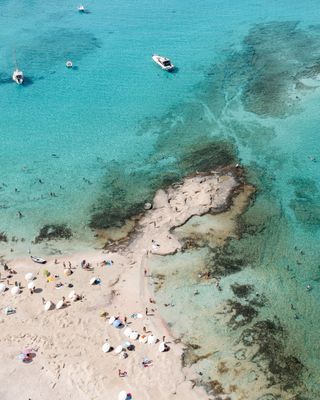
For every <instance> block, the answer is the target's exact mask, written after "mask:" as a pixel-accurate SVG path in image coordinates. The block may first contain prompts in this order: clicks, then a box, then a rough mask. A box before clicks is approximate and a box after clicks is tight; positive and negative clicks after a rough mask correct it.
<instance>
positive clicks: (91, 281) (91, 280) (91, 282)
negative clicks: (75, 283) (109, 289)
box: [90, 277, 97, 285]
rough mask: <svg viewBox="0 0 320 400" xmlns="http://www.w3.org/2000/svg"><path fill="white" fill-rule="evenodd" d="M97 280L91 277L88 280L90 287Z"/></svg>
mask: <svg viewBox="0 0 320 400" xmlns="http://www.w3.org/2000/svg"><path fill="white" fill-rule="evenodd" d="M96 280H97V278H96V277H93V278H91V279H90V285H95V283H96Z"/></svg>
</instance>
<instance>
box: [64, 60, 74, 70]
mask: <svg viewBox="0 0 320 400" xmlns="http://www.w3.org/2000/svg"><path fill="white" fill-rule="evenodd" d="M66 67H67V68H72V67H73V64H72V61H70V60H68V61H67V62H66Z"/></svg>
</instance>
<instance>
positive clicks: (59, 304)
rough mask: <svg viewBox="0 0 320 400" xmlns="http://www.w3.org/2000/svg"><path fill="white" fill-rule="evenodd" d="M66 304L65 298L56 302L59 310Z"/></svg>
mask: <svg viewBox="0 0 320 400" xmlns="http://www.w3.org/2000/svg"><path fill="white" fill-rule="evenodd" d="M63 306H64V301H63V300H60V301H58V303H57V304H56V309H57V310H60V308H62V307H63Z"/></svg>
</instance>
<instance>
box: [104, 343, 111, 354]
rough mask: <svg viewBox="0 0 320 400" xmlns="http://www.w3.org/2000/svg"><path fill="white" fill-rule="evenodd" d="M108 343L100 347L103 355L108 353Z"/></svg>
mask: <svg viewBox="0 0 320 400" xmlns="http://www.w3.org/2000/svg"><path fill="white" fill-rule="evenodd" d="M110 347H111V346H110V343H108V342H106V343H105V344H104V345H103V346H102V351H103V352H104V353H108V351H110Z"/></svg>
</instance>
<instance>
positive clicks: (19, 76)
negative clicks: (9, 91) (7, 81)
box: [12, 68, 23, 85]
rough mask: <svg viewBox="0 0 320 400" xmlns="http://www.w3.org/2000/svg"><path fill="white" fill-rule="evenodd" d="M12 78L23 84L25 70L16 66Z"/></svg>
mask: <svg viewBox="0 0 320 400" xmlns="http://www.w3.org/2000/svg"><path fill="white" fill-rule="evenodd" d="M12 80H13V81H14V82H16V83H17V84H18V85H22V84H23V72H22V71H20V70H19V69H18V68H16V69H15V70H14V71H13V74H12Z"/></svg>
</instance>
